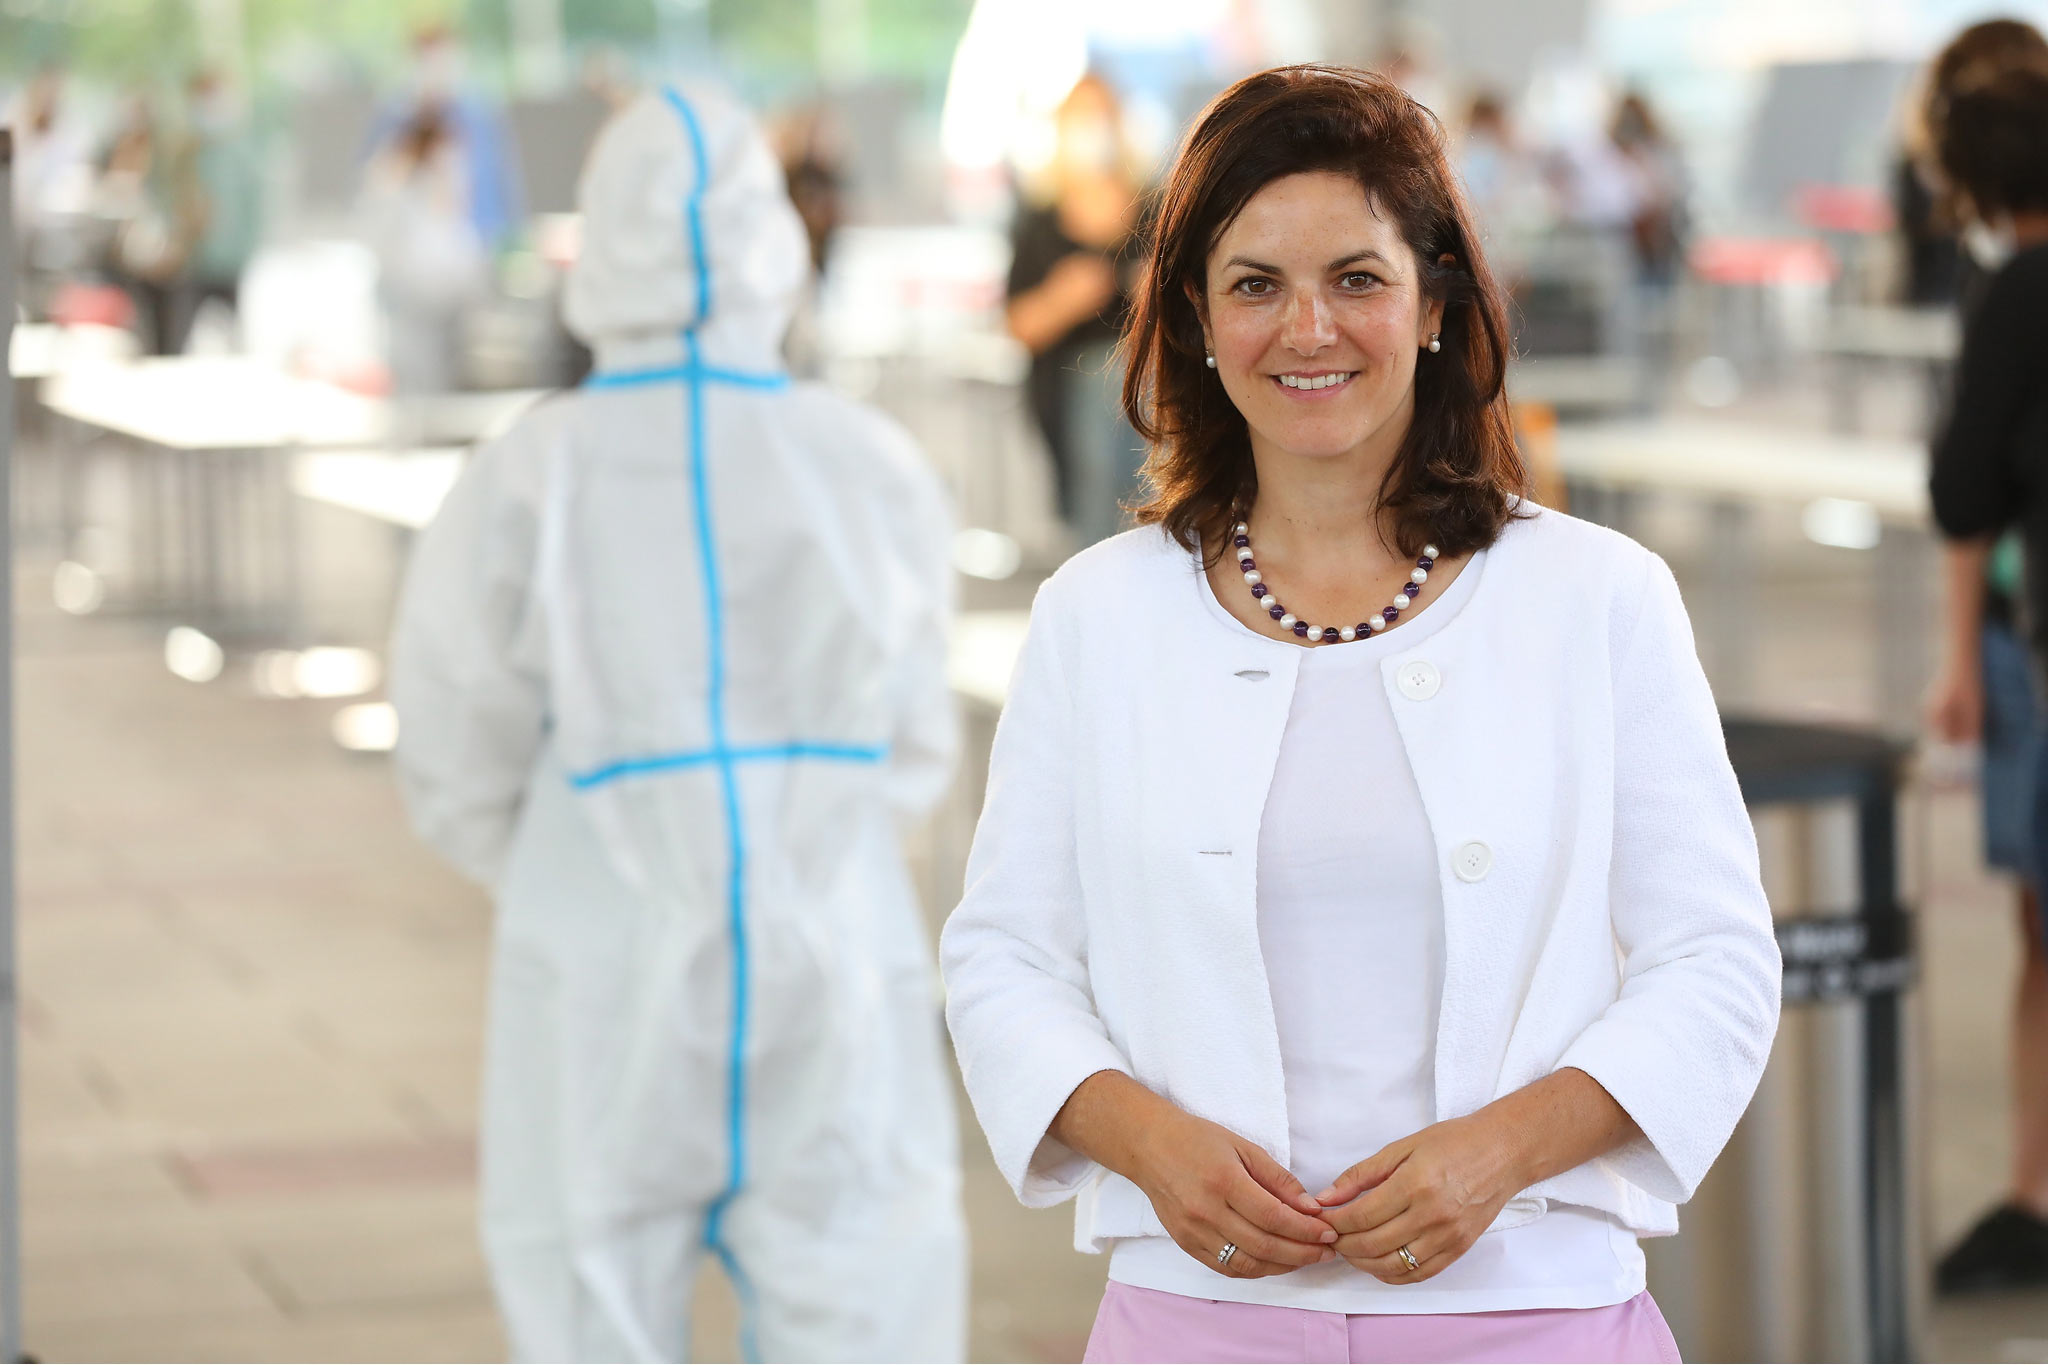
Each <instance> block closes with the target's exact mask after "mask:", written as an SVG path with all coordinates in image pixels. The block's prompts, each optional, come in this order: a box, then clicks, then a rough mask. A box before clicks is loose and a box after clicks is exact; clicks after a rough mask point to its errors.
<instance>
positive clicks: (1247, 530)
mask: <svg viewBox="0 0 2048 1365" xmlns="http://www.w3.org/2000/svg"><path fill="white" fill-rule="evenodd" d="M1251 533H1252V528H1251V527H1249V526H1247V525H1245V524H1244V523H1243V522H1241V521H1240V522H1239V523H1238V524H1237V530H1236V531H1235V532H1233V534H1235V535H1240V536H1248V535H1250V534H1251Z"/></svg>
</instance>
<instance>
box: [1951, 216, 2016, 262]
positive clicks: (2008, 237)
mask: <svg viewBox="0 0 2048 1365" xmlns="http://www.w3.org/2000/svg"><path fill="white" fill-rule="evenodd" d="M1963 249H1964V250H1966V251H1968V252H1969V253H1970V259H1971V260H1973V261H1975V262H1976V263H1977V264H1978V265H1980V266H1982V267H1983V268H1984V269H1986V270H1996V269H1998V268H1999V267H2000V266H2002V265H2004V264H2005V263H2006V262H2007V261H2009V260H2011V259H2012V257H2013V252H2014V251H2016V250H2018V247H2017V246H2016V245H2015V244H2014V241H2013V231H2012V219H2010V218H2003V217H2002V218H1999V219H1998V220H1997V221H1995V222H1992V223H1983V222H1972V223H1971V224H1970V225H1969V226H1968V227H1966V228H1964V229H1963Z"/></svg>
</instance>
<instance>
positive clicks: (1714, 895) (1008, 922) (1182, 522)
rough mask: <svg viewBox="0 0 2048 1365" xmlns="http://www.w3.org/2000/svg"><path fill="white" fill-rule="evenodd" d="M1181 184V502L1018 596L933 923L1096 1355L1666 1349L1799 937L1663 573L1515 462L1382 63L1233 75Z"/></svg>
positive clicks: (1496, 316) (1168, 289) (999, 1150)
mask: <svg viewBox="0 0 2048 1365" xmlns="http://www.w3.org/2000/svg"><path fill="white" fill-rule="evenodd" d="M1160 203H1161V207H1160V210H1159V220H1158V227H1157V231H1156V233H1155V234H1154V235H1153V240H1152V243H1151V246H1150V251H1149V254H1150V258H1151V259H1150V262H1149V265H1148V268H1147V270H1146V273H1145V285H1144V287H1143V289H1142V290H1141V291H1140V292H1139V293H1138V295H1137V296H1136V298H1134V300H1133V304H1132V317H1131V323H1130V331H1129V345H1130V348H1131V350H1130V365H1131V370H1130V373H1129V375H1128V376H1127V378H1126V383H1125V390H1124V401H1125V404H1126V406H1127V410H1128V411H1129V413H1130V415H1131V419H1132V421H1133V423H1134V425H1136V426H1137V427H1138V429H1139V430H1141V431H1143V432H1144V433H1145V435H1146V436H1147V438H1148V439H1150V440H1151V441H1152V442H1153V449H1152V455H1151V461H1150V464H1149V465H1148V469H1147V474H1148V480H1149V485H1148V486H1149V488H1150V489H1151V493H1152V500H1151V501H1150V502H1149V503H1148V504H1147V505H1146V506H1145V507H1144V508H1142V509H1141V510H1140V512H1139V518H1140V521H1141V523H1143V524H1142V525H1141V526H1140V527H1139V528H1138V529H1136V530H1132V531H1129V532H1127V533H1125V534H1123V535H1121V536H1118V537H1116V538H1115V539H1113V540H1110V541H1107V542H1105V543H1103V544H1101V545H1098V546H1095V547H1092V548H1090V549H1087V550H1084V551H1082V552H1081V553H1080V554H1078V555H1076V556H1075V557H1074V558H1072V559H1070V560H1069V561H1068V562H1067V563H1066V564H1065V565H1064V566H1063V567H1062V568H1061V569H1060V570H1059V572H1058V573H1056V574H1054V575H1053V576H1052V578H1051V579H1049V580H1048V581H1047V582H1046V584H1045V585H1044V587H1043V588H1042V589H1041V590H1040V592H1039V595H1038V599H1037V602H1036V603H1035V604H1034V607H1033V610H1032V618H1031V625H1030V631H1029V633H1028V635H1027V638H1026V640H1025V643H1024V647H1023V653H1022V655H1021V657H1020V660H1019V662H1018V665H1017V672H1016V677H1015V680H1014V682H1013V683H1012V685H1011V690H1010V694H1009V699H1008V703H1007V706H1006V709H1005V710H1004V712H1003V715H1002V720H1001V723H1000V725H999V727H998V729H997V732H996V739H995V748H994V751H993V753H992V754H991V756H990V759H989V769H988V771H989V783H988V799H987V803H986V805H985V807H984V809H983V811H982V816H981V821H980V825H979V827H978V828H977V829H976V831H975V836H974V846H973V851H972V854H971V855H970V858H969V862H968V869H967V889H966V894H965V897H964V898H963V899H962V901H961V903H960V905H959V907H958V908H957V909H956V910H955V911H954V912H953V914H952V917H951V918H950V919H949V920H948V922H947V924H946V928H945V933H944V936H943V938H942V940H941V957H942V960H943V962H944V967H945V973H946V985H947V1009H948V1019H949V1022H950V1023H951V1025H952V1029H953V1037H954V1042H955V1045H956V1046H957V1047H958V1049H959V1053H960V1060H961V1070H962V1074H963V1075H964V1076H965V1078H966V1085H967V1092H968V1094H969V1096H970V1097H971V1098H972V1100H973V1102H974V1108H975V1112H976V1114H977V1116H978V1117H979V1118H980V1120H981V1123H982V1126H983V1128H984V1129H985V1131H986V1132H987V1134H988V1138H989V1143H990V1147H991V1149H992V1151H993V1153H994V1156H995V1160H996V1164H997V1166H998V1167H999V1168H1000V1169H1001V1171H1002V1173H1003V1175H1004V1176H1005V1178H1006V1179H1007V1180H1008V1181H1009V1183H1010V1186H1011V1188H1012V1190H1013V1191H1014V1192H1015V1193H1016V1194H1017V1196H1018V1197H1019V1198H1020V1199H1021V1200H1022V1201H1023V1202H1024V1203H1025V1204H1027V1205H1030V1206H1033V1207H1042V1206H1046V1205H1051V1204H1057V1203H1059V1202H1062V1201H1064V1200H1067V1199H1073V1198H1077V1197H1078V1206H1077V1210H1076V1215H1075V1217H1076V1239H1077V1243H1078V1244H1079V1245H1081V1246H1082V1247H1084V1248H1086V1249H1088V1250H1092V1251H1105V1250H1106V1251H1108V1252H1109V1253H1110V1261H1109V1267H1108V1275H1109V1284H1108V1287H1107V1289H1106V1291H1105V1293H1104V1295H1103V1299H1102V1305H1101V1308H1100V1310H1099V1312H1098V1314H1097V1317H1096V1321H1095V1329H1094V1335H1093V1336H1092V1337H1091V1339H1090V1341H1089V1345H1088V1349H1087V1354H1086V1357H1085V1358H1086V1359H1088V1360H1091V1361H1138V1360H1211V1361H1218V1360H1228V1361H1294V1360H1303V1359H1309V1360H1457V1361H1495V1360H1499V1361H1525V1360H1578V1361H1666V1360H1676V1359H1677V1354H1676V1346H1675V1344H1674V1343H1673V1341H1672V1338H1671V1334H1670V1331H1669V1330H1668V1328H1667V1327H1666V1326H1665V1324H1664V1321H1663V1317H1662V1315H1661V1314H1660V1313H1659V1311H1658V1309H1657V1306H1656V1304H1655V1303H1654V1301H1653V1300H1652V1299H1651V1298H1650V1295H1649V1293H1648V1292H1647V1290H1646V1288H1645V1266H1644V1261H1643V1255H1642V1251H1641V1248H1640V1247H1639V1245H1638V1239H1640V1238H1643V1237H1653V1236H1659V1235H1664V1234H1669V1233H1672V1232H1674V1231H1676V1230H1677V1226H1678V1220H1677V1210H1676V1207H1675V1206H1676V1205H1678V1204H1680V1203H1682V1202H1684V1201H1685V1200H1686V1199H1688V1198H1689V1197H1690V1196H1691V1194H1692V1192H1693V1191H1694V1189H1695V1188H1696V1187H1697V1186H1698V1183H1699V1181H1700V1180H1701V1178H1702V1177H1703V1176H1704V1175H1705V1174H1706V1171H1707V1169H1708V1167H1709V1166H1710V1165H1711V1163H1712V1162H1713V1161H1714V1159H1715V1157H1716V1156H1717V1154H1718V1153H1719V1152H1720V1150H1721V1147H1722V1145H1723V1144H1724V1143H1725V1142H1726V1141H1727V1139H1728V1137H1729V1135H1730V1133H1731V1132H1732V1131H1733V1129H1734V1127H1735V1125H1736V1122H1737V1120H1738V1119H1739V1118H1740V1117H1741V1115H1742V1113H1743V1110H1744V1109H1745V1107H1746V1106H1747V1105H1748V1103H1749V1100H1750V1097H1751V1095H1752V1093H1753V1092H1754V1089H1755V1087H1756V1083H1757V1080H1758V1078H1759V1076H1760V1075H1761V1074H1762V1071H1763V1068H1764V1062H1765V1059H1766V1058H1767V1057H1768V1055H1769V1053H1770V1049H1771V1040H1772V1036H1773V1031H1774V1028H1775V1025H1776V1020H1777V1012H1778V992H1779V985H1780V981H1781V977H1782V969H1781V966H1780V963H1779V959H1778V952H1777V947H1776V942H1775V939H1774V937H1773V935H1772V931H1771V912H1770V906H1769V904H1768V902H1767V901H1766V899H1765V896H1764V891H1763V887H1762V884H1761V881H1760V878H1759V873H1758V866H1757V851H1756V841H1755V835H1754V831H1753V829H1752V826H1751V823H1750V819H1749V815H1748V812H1747V811H1746V809H1745V808H1744V806H1743V802H1742V796H1741V792H1740V790H1739V788H1738V786H1737V784H1736V780H1735V773H1734V771H1733V769H1732V768H1731V767H1730V766H1729V762H1728V756H1727V752H1726V749H1725V746H1724V744H1723V741H1722V734H1721V724H1720V719H1719V716H1718V714H1717V712H1716V710H1715V706H1714V699H1713V696H1712V693H1711V692H1710V691H1709V689H1708V686H1707V680H1706V676H1705V674H1704V672H1703V671H1702V669H1701V667H1700V663H1699V659H1698V657H1697V655H1696V654H1695V652H1694V648H1693V641H1692V633H1691V629H1690V627H1689V625H1688V623H1687V620H1686V613H1685V608H1684V604H1683V602H1682V601H1681V599H1680V597H1679V592H1678V586H1677V583H1676V582H1675V581H1674V579H1673V578H1672V575H1671V571H1670V569H1669V568H1668V567H1666V565H1665V564H1664V563H1663V561H1662V560H1660V559H1659V558H1657V556H1655V555H1654V554H1652V553H1650V552H1649V551H1647V550H1645V549H1643V548H1642V547H1641V546H1638V545H1636V544H1634V543H1633V542H1631V541H1629V540H1627V539H1625V538H1623V537H1621V536H1619V535H1616V534H1615V533H1613V532H1611V531H1608V530H1605V529H1603V528H1600V527H1596V526H1593V525H1591V524H1589V523H1586V522H1582V521H1575V520H1573V519H1572V518H1569V517H1567V516H1564V515H1563V514H1562V513H1558V512H1554V511H1549V510H1545V509H1542V508H1538V507H1536V506H1534V505H1532V504H1530V503H1529V502H1528V501H1527V500H1526V497H1525V492H1526V477H1525V474H1524V470H1523V466H1522V463H1521V460H1520V457H1519V455H1518V453H1517V451H1516V447H1515V441H1514V435H1513V431H1512V427H1511V423H1510V419H1509V412H1508V404H1507V397H1506V393H1505V389H1504V380H1505V375H1506V370H1507V363H1508V356H1509V349H1510V341H1509V336H1508V328H1507V317H1506V308H1505V303H1504V300H1503V297H1502V295H1501V292H1500V289H1499V287H1498V285H1497V284H1496V282H1495V281H1494V279H1493V277H1492V274H1491V272H1490V270H1489V269H1488V266H1487V263H1486V259H1485V255H1484V253H1483V251H1482V250H1481V249H1480V247H1479V244H1478V233H1477V230H1476V228H1475V226H1474V224H1473V223H1472V221H1471V217H1470V214H1469V211H1468V210H1467V209H1466V207H1465V205H1464V203H1463V197H1462V196H1461V195H1460V194H1459V193H1458V190H1457V186H1456V180H1455V176H1454V174H1453V172H1452V171H1451V169H1450V166H1449V164H1448V161H1447V158H1446V156H1445V151H1444V147H1443V141H1442V132H1441V128H1440V127H1439V125H1438V123H1437V121H1436V119H1435V118H1434V117H1433V116H1432V115H1430V114H1429V112H1428V111H1427V110H1425V109H1423V108H1422V107H1421V106H1419V105H1418V104H1416V103H1415V102H1414V101H1412V100H1411V99H1410V98H1409V97H1408V96H1406V95H1405V94H1403V93H1402V92H1401V91H1400V90H1399V89H1398V88H1397V87H1396V86H1394V85H1393V84H1392V83H1390V82H1389V81H1387V80H1385V79H1384V78H1382V77H1379V76H1374V75H1371V74H1369V73H1365V72H1358V71H1350V70H1346V69H1343V68H1327V67H1287V68H1281V69H1278V70H1274V71H1267V72H1262V73H1260V74H1259V75H1256V76H1252V77H1249V78H1247V79H1246V80H1244V81H1241V82H1239V83H1238V84H1237V85H1235V86H1233V87H1231V88H1230V89H1229V90H1227V91H1225V92H1224V93H1223V94H1221V95H1219V96H1218V97H1217V98H1216V99H1215V101H1214V102H1213V103H1211V104H1210V106H1209V108H1208V109H1207V110H1206V111H1205V112H1204V113H1203V114H1202V115H1201V117H1200V118H1199V119H1198V120H1197V122H1196V124H1195V126H1194V128H1193V129H1192V131H1190V133H1189V134H1188V136H1187V140H1186V142H1185V143H1184V144H1183V148H1182V151H1181V154H1180V158H1179V160H1178V162H1177V164H1176V165H1175V167H1174V169H1173V172H1172V174H1171V175H1170V177H1169V179H1168V182H1167V185H1166V187H1165V190H1164V193H1163V195H1162V197H1161V200H1160ZM1254 542H1256V543H1257V545H1258V547H1259V555H1258V558H1257V559H1256V560H1254V559H1253V558H1252V546H1253V544H1254ZM1282 596H1284V597H1285V599H1286V602H1287V605H1286V606H1283V605H1282V604H1281V601H1280V599H1281V597H1282ZM1561 602H1570V603H1571V604H1572V606H1571V608H1570V609H1569V610H1564V611H1560V610H1559V608H1558V605H1557V604H1559V603H1561ZM1297 613H1300V615H1297ZM1311 620H1314V621H1319V622H1328V623H1330V624H1328V625H1312V624H1310V621H1311ZM1353 622H1356V623H1357V624H1356V625H1353V624H1350V623H1353ZM1311 1191H1320V1193H1311Z"/></svg>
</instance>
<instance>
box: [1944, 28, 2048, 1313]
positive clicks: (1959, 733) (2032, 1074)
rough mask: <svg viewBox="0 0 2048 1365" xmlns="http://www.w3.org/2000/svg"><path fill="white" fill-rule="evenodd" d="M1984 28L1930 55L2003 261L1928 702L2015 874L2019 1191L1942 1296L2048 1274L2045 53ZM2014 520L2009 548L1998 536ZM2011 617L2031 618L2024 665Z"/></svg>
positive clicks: (1990, 255)
mask: <svg viewBox="0 0 2048 1365" xmlns="http://www.w3.org/2000/svg"><path fill="white" fill-rule="evenodd" d="M1988 27H1989V26H1980V27H1979V28H1978V29H1973V30H1969V31H1966V32H1965V33H1964V34H1963V35H1962V36H1961V37H1959V38H1958V39H1957V40H1956V41H1955V42H1954V43H1952V44H1951V45H1950V47H1949V49H1948V50H1947V51H1946V52H1944V53H1943V54H1942V56H1941V57H1940V58H1938V59H1937V61H1936V63H1935V66H1934V70H1933V73H1932V76H1931V79H1930V81H1929V88H1928V94H1927V99H1926V106H1925V110H1924V118H1925V120H1926V124H1927V129H1928V141H1929V143H1930V145H1931V147H1932V150H1933V152H1934V155H1935V157H1936V162H1937V168H1938V173H1939V177H1940V181H1941V183H1942V186H1943V188H1944V191H1945V193H1947V194H1948V195H1949V196H1951V197H1952V199H1953V201H1954V203H1955V205H1956V208H1957V211H1958V213H1959V215H1960V216H1961V218H1962V220H1963V221H1964V222H1965V223H1966V224H1967V226H1968V229H1969V232H1970V234H1971V235H1973V236H1974V237H1975V238H1976V239H1977V240H1978V241H1979V242H1980V243H1983V244H1984V245H1982V246H1980V248H1979V251H1980V253H1981V254H1982V256H1983V259H1982V260H1980V262H1979V265H1980V266H1981V267H1983V268H1984V269H1986V270H1987V271H1995V273H1989V274H1988V277H1987V278H1985V279H1983V280H1982V282H1981V283H1980V284H1977V285H1975V286H1973V287H1972V288H1971V290H1970V293H1971V294H1972V295H1973V296H1974V297H1973V300H1972V302H1971V303H1970V304H1969V306H1968V307H1967V308H1966V313H1965V320H1964V328H1963V348H1962V355H1961V358H1960V360H1959V361H1958V363H1957V367H1956V377H1955V385H1954V392H1953V395H1952V398H1951V400H1950V407H1949V411H1948V413H1947V414H1946V417H1945V419H1944V421H1943V424H1942V427H1941V430H1940V431H1939V433H1938V434H1937V435H1936V437H1935V439H1934V447H1933V470H1932V479H1931V489H1932V494H1933V504H1934V514H1935V519H1936V520H1937V522H1939V524H1940V526H1941V529H1942V531H1943V533H1944V534H1946V535H1947V536H1948V537H1950V546H1949V549H1948V552H1947V554H1946V556H1945V559H1946V562H1945V567H1944V577H1945V580H1946V591H1945V599H1946V607H1947V610H1946V613H1945V615H1946V617H1947V620H1948V629H1947V630H1946V631H1945V633H1944V634H1945V644H1944V656H1943V660H1942V663H1941V665H1940V669H1939V672H1938V675H1937V679H1936V682H1935V685H1934V689H1933V692H1932V694H1931V695H1930V698H1929V706H1928V710H1929V723H1930V728H1931V729H1932V730H1933V732H1934V733H1935V735H1937V736H1938V737H1940V738H1942V739H1944V740H1948V741H1950V742H1955V743H1967V742H1970V741H1973V740H1978V741H1981V743H1982V746H1983V767H1982V774H1983V777H1982V783H1983V819H1984V834H1985V853H1986V858H1987V861H1989V862H1990V863H1991V864H1992V865H1993V866H1995V867H2002V868H2007V869H2010V870H2012V871H2015V872H2017V873H2019V874H2020V875H2021V877H2022V878H2023V886H2022V890H2021V892H2020V896H2019V928H2020V938H2021V944H2022V948H2021V953H2022V957H2021V965H2020V973H2019V991H2018V996H2017V999H2016V1001H2015V1004H2014V1011H2013V1035H2012V1037H2013V1054H2012V1078H2013V1165H2012V1171H2011V1188H2010V1190H2009V1191H2008V1193H2007V1196H2006V1198H2005V1199H2004V1201H2003V1202H2001V1203H2000V1204H1999V1205H1998V1206H1997V1207H1995V1208H1993V1209H1992V1210H1990V1211H1989V1212H1988V1213H1987V1214H1985V1215H1984V1217H1983V1218H1981V1219H1980V1220H1979V1221H1978V1222H1977V1223H1976V1225H1975V1226H1973V1227H1972V1228H1971V1229H1970V1230H1969V1231H1968V1232H1967V1233H1966V1234H1965V1235H1964V1237H1963V1238H1962V1240H1961V1241H1960V1242H1959V1243H1957V1244H1956V1245H1955V1246H1954V1247H1953V1248H1951V1249H1950V1250H1949V1251H1948V1253H1947V1254H1946V1255H1944V1256H1943V1257H1942V1259H1941V1261H1940V1263H1939V1265H1938V1267H1937V1279H1936V1283H1937V1286H1938V1287H1939V1288H1940V1289H1941V1290H1942V1291H1943V1292H1945V1293H1964V1292H1969V1291H1973V1290H1982V1289H2000V1288H2012V1287H2019V1286H2040V1285H2048V944H2044V941H2043V933H2044V926H2043V923H2042V914H2041V902H2040V894H2039V893H2040V884H2041V875H2042V870H2043V863H2042V857H2041V854H2042V850H2043V849H2044V848H2048V781H2043V771H2044V765H2048V745H2044V744H2043V741H2042V734H2041V725H2040V711H2039V706H2038V701H2037V692H2036V678H2037V677H2038V676H2039V670H2040V666H2041V663H2042V660H2043V659H2044V657H2048V650H2044V643H2048V619H2044V613H2043V610H2042V604H2044V603H2048V478H2044V474H2048V468H2044V462H2048V52H2044V50H2043V47H2044V45H2043V43H2042V39H2041V35H2040V34H2039V33H2037V32H2035V31H2034V30H2033V29H2031V28H2029V27H2027V26H2025V25H2020V24H2015V23H2011V22H2009V21H2008V22H2006V23H2003V24H2002V25H2000V26H1999V27H1997V28H1990V29H1989V31H1988V32H1987V31H1986V29H1987V28H1988ZM2015 528H2016V529H2017V530H2018V531H2019V533H2020V535H2021V546H2022V548H2021V550H2020V551H2019V552H2018V553H2017V554H2016V553H2015V551H2014V550H2013V549H2012V548H2011V547H2010V546H2006V547H2004V548H2003V549H2001V548H2000V541H1999V536H2000V533H2002V532H2005V531H2008V530H2009V529H2015ZM2016 559H2023V560H2024V563H2023V564H2019V563H2016V562H2015V560H2016ZM2022 584H2023V585H2024V587H2023V588H2022ZM2015 598H2019V599H2022V600H2023V601H2024V604H2025V606H2024V610H2023V612H2018V613H2016V612H2015V610H2014V606H2013V603H2014V599H2015ZM2017 615H2023V616H2024V617H2025V619H2026V620H2027V622H2028V634H2030V635H2031V637H2032V645H2033V649H2032V651H2031V653H2032V655H2033V664H2034V667H2033V668H2032V669H2029V667H2028V658H2027V655H2028V653H2029V651H2028V650H2027V649H2026V648H2025V647H2024V646H2023V645H2022V643H2021V639H2020V636H2019V634H2018V633H2017V631H2016V628H2015V625H2014V618H2015V616H2017Z"/></svg>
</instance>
